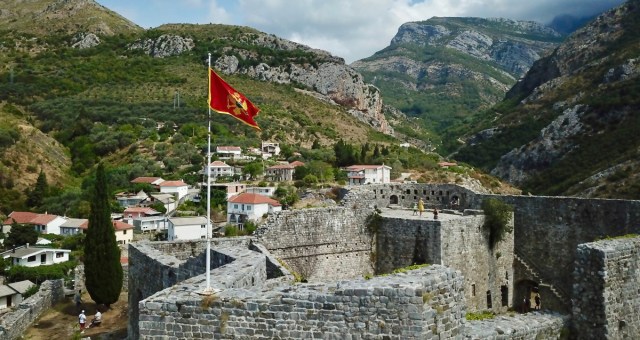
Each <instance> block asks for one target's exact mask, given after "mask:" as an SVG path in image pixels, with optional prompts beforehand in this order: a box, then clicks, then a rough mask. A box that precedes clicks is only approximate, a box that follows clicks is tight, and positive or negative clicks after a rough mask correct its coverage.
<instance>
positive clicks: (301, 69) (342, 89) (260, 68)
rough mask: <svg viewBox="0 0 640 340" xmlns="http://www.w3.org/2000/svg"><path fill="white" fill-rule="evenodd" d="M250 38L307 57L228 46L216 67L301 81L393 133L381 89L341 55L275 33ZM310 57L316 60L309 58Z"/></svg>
mask: <svg viewBox="0 0 640 340" xmlns="http://www.w3.org/2000/svg"><path fill="white" fill-rule="evenodd" d="M248 42H249V43H251V44H253V45H258V46H261V47H267V48H270V49H276V50H284V51H294V50H298V51H303V52H305V53H308V55H307V59H305V61H299V60H293V59H292V60H291V61H289V62H285V63H282V62H281V61H279V62H273V63H270V62H268V60H269V59H268V58H265V57H264V56H257V55H255V54H254V52H252V51H249V50H244V49H241V48H233V49H226V50H225V54H224V55H222V56H220V57H219V58H217V59H216V60H215V61H214V66H215V68H216V69H218V70H220V71H221V72H222V73H225V74H233V73H240V74H246V75H248V76H250V77H252V78H255V79H259V80H263V81H269V82H274V83H279V84H297V85H302V86H303V87H304V88H306V89H307V90H310V91H313V92H316V93H318V94H319V95H320V97H322V98H325V99H326V100H328V101H331V102H334V103H337V104H339V105H341V106H343V107H345V108H346V109H347V111H348V112H349V113H350V114H351V115H353V116H354V117H356V118H357V119H358V120H360V121H362V122H365V123H367V124H369V125H370V126H371V127H373V128H375V129H376V130H378V131H380V132H383V133H386V134H393V128H392V127H391V126H390V124H389V123H388V122H387V120H386V118H385V116H384V113H383V102H382V98H381V95H380V91H379V90H378V89H377V88H376V87H375V86H373V85H371V84H367V83H365V82H364V79H363V77H362V75H361V74H360V73H358V72H357V71H356V70H354V69H353V68H352V67H350V66H348V65H345V64H344V60H343V59H342V58H338V57H334V56H332V55H331V54H329V53H328V52H326V51H321V50H316V49H311V48H309V47H307V46H304V45H300V44H297V43H294V42H291V41H287V40H284V39H280V38H278V37H275V36H272V35H259V36H258V37H257V38H255V39H253V40H251V41H248ZM258 57H260V59H261V60H263V61H262V62H260V63H258V64H257V65H255V66H251V65H250V63H247V62H246V61H248V60H252V59H257V58H258ZM309 59H313V61H312V62H309ZM247 64H249V66H246V65H247ZM243 65H244V66H243Z"/></svg>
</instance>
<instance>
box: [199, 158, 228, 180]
mask: <svg viewBox="0 0 640 340" xmlns="http://www.w3.org/2000/svg"><path fill="white" fill-rule="evenodd" d="M209 169H211V179H212V180H215V179H217V178H218V177H233V175H234V173H235V171H234V169H233V167H232V166H230V165H228V164H227V163H225V162H222V161H213V162H211V164H209ZM202 174H203V175H205V176H206V175H207V167H206V166H205V167H204V169H203V170H202ZM205 184H206V182H205Z"/></svg>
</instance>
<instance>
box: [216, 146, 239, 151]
mask: <svg viewBox="0 0 640 340" xmlns="http://www.w3.org/2000/svg"><path fill="white" fill-rule="evenodd" d="M216 151H217V152H221V151H242V149H241V148H240V147H239V146H218V147H216Z"/></svg>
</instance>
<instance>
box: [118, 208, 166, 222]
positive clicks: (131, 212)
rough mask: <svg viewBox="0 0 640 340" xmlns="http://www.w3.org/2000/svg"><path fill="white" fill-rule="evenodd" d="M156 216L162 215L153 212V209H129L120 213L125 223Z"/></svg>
mask: <svg viewBox="0 0 640 340" xmlns="http://www.w3.org/2000/svg"><path fill="white" fill-rule="evenodd" d="M157 215H162V214H161V213H160V212H158V211H156V210H154V209H153V208H149V207H131V208H127V209H124V211H123V212H122V217H123V218H124V219H125V220H127V221H131V220H133V219H136V218H140V217H146V216H157ZM129 223H130V222H129Z"/></svg>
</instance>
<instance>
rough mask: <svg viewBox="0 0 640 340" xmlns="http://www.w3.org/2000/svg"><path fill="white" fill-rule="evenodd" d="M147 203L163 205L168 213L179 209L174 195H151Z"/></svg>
mask: <svg viewBox="0 0 640 340" xmlns="http://www.w3.org/2000/svg"><path fill="white" fill-rule="evenodd" d="M146 203H150V204H153V203H162V205H163V206H164V208H165V209H167V212H170V211H173V210H175V209H176V208H177V204H176V198H175V196H173V195H172V194H151V196H150V197H149V199H147V202H146Z"/></svg>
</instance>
